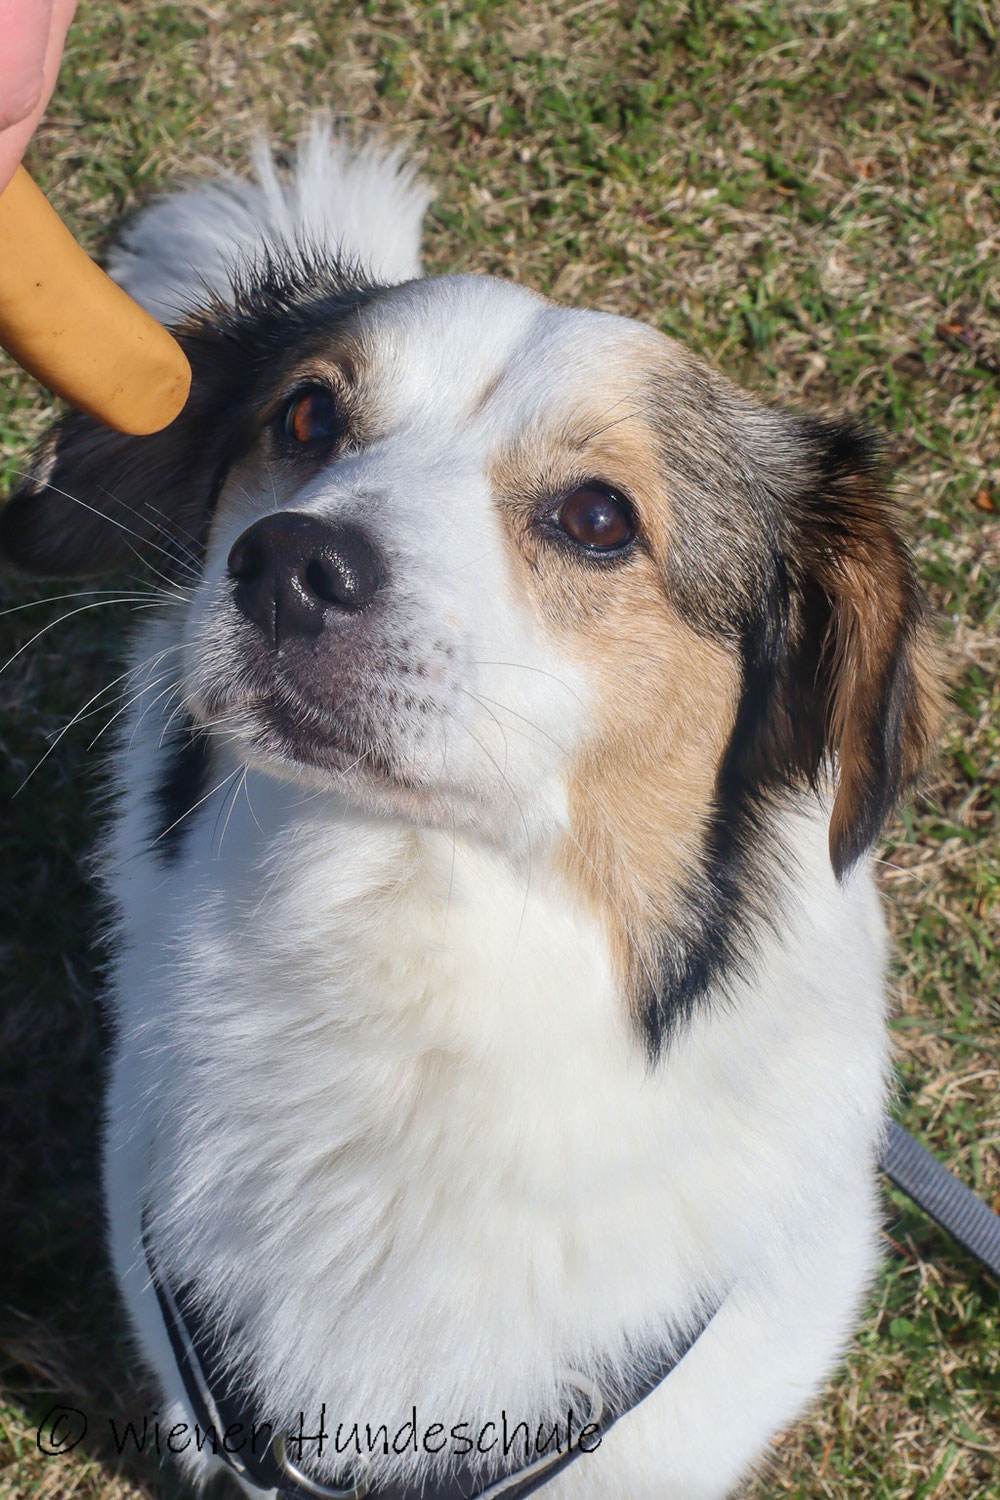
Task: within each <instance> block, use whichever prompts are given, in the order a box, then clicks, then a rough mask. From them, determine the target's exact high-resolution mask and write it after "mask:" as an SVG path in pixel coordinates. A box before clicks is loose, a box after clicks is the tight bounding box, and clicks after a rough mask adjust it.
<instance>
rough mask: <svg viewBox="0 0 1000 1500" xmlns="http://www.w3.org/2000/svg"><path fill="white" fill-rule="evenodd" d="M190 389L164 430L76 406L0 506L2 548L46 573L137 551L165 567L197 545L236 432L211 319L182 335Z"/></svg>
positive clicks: (115, 562)
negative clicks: (121, 423) (129, 428)
mask: <svg viewBox="0 0 1000 1500" xmlns="http://www.w3.org/2000/svg"><path fill="white" fill-rule="evenodd" d="M181 342H182V344H183V345H184V347H185V350H186V352H187V353H188V357H189V359H190V360H191V365H192V371H193V379H192V386H191V395H190V396H189V398H188V402H187V405H186V406H185V408H184V410H183V411H182V412H181V414H180V416H179V417H177V418H176V419H175V421H173V422H172V423H171V424H170V426H169V427H167V428H165V429H164V430H163V431H162V432H156V433H152V434H150V435H149V436H145V437H131V436H128V435H125V434H123V433H119V432H113V431H112V430H111V429H110V428H108V427H104V426H102V425H101V423H99V422H97V421H95V420H94V419H93V418H92V417H88V416H84V415H83V414H82V413H80V412H71V413H69V414H68V415H67V416H65V417H63V418H62V419H61V420H60V421H58V422H57V423H56V424H55V426H54V427H53V428H52V429H51V431H50V432H49V433H48V435H47V436H46V438H45V439H44V441H43V442H42V444H41V447H40V448H39V450H38V452H37V454H36V455H35V458H34V460H33V463H32V466H31V470H30V473H29V475H28V476H27V477H26V478H25V479H24V480H23V481H22V483H21V484H19V485H18V487H17V488H16V489H15V491H14V492H13V494H12V495H11V497H10V499H9V500H8V501H7V503H6V504H5V505H4V506H3V507H2V509H0V554H2V555H3V556H4V557H5V558H6V559H8V560H9V561H10V562H12V563H13V564H14V565H15V566H16V567H18V568H22V569H24V570H25V571H26V572H30V573H37V574H41V575H43V576H48V577H72V576H79V575H81V574H90V573H103V572H107V571H111V570H113V569H115V568H119V567H122V566H124V565H126V564H129V563H133V562H134V561H135V559H136V556H137V555H149V556H152V557H155V558H156V559H157V563H156V566H157V567H158V568H161V567H162V566H163V565H165V564H166V562H167V559H168V558H169V557H170V556H171V555H173V554H175V553H177V554H180V553H186V554H187V556H189V557H190V555H191V552H192V550H194V549H196V548H197V547H198V545H199V540H200V538H201V536H202V533H203V529H204V523H205V517H206V514H207V512H208V510H209V508H210V506H211V504H212V501H213V499H214V490H215V488H216V487H217V483H218V479H219V476H220V473H221V471H222V469H223V467H224V464H225V460H226V447H225V446H224V445H227V444H228V445H231V444H232V442H233V441H234V438H235V437H236V431H235V428H236V424H235V423H234V421H233V419H232V416H231V415H230V419H229V420H228V421H227V420H224V417H225V413H226V410H227V408H228V410H229V412H230V413H231V412H232V411H233V410H234V409H235V410H236V411H238V410H239V403H238V401H237V400H236V399H234V395H233V376H234V372H233V371H232V370H231V369H230V368H229V363H230V361H229V360H228V359H227V353H228V351H227V348H226V341H225V339H224V338H222V337H221V336H218V337H217V336H215V335H214V332H213V330H211V329H210V328H208V327H205V328H203V329H200V330H198V331H197V332H196V333H191V334H189V335H188V336H187V337H184V336H182V337H181Z"/></svg>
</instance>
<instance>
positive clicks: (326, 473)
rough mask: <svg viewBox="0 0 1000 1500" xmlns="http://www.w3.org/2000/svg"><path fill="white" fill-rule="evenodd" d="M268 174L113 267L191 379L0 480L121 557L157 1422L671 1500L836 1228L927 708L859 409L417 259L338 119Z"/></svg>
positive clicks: (60, 545)
mask: <svg viewBox="0 0 1000 1500" xmlns="http://www.w3.org/2000/svg"><path fill="white" fill-rule="evenodd" d="M256 171H257V175H256V178H255V179H254V180H251V179H247V180H243V179H237V178H224V179H221V180H219V181H217V182H212V183H209V184H207V185H202V186H197V185H196V186H194V187H190V188H188V189H187V190H186V191H182V192H180V193H179V194H175V195H173V196H168V197H166V198H164V199H162V200H160V201H158V202H155V203H154V204H153V205H152V206H150V207H148V208H147V209H146V210H145V211H143V212H141V213H140V214H139V215H138V217H136V218H135V219H134V220H133V221H132V222H131V223H130V224H128V225H126V227H125V229H124V231H123V233H122V235H121V237H120V239H119V242H118V244H117V247H116V248H115V249H114V250H113V252H112V255H111V271H112V274H113V275H114V276H115V277H116V278H117V279H118V280H119V281H120V282H121V283H122V285H124V286H125V288H126V289H127V290H128V291H130V292H131V293H132V294H133V295H134V296H135V297H137V298H138V300H140V301H141V302H142V303H143V304H144V305H145V306H146V307H147V308H149V309H150V310H151V311H152V312H154V313H155V314H156V315H157V316H159V317H160V318H162V319H164V320H165V321H167V322H168V323H170V324H171V326H172V327H173V328H174V330H175V332H176V335H177V337H178V338H179V340H180V341H181V343H182V345H183V347H184V349H185V351H186V352H187V354H188V357H189V359H190V362H191V365H192V370H193V385H192V394H191V397H190V400H189V402H188V405H187V407H186V408H185V410H184V412H183V413H182V414H181V416H180V417H179V418H178V419H177V420H176V421H175V422H174V423H173V424H172V425H171V426H170V427H169V428H167V429H166V430H165V431H163V432H161V433H158V434H155V435H152V436H147V437H128V436H123V435H120V434H118V433H114V432H111V431H110V430H107V429H104V428H102V427H100V426H99V425H98V424H97V423H95V422H94V421H93V420H92V419H90V418H88V417H85V416H82V415H79V414H71V415H68V416H65V417H63V418H62V419H61V420H60V421H59V422H58V423H57V424H56V426H55V428H54V430H53V432H52V434H51V435H50V436H49V438H48V439H47V440H46V441H45V442H44V443H43V445H42V448H41V450H40V452H39V455H38V457H37V460H36V462H35V465H34V468H33V470H32V474H31V477H30V479H28V480H27V481H26V482H25V483H24V484H23V485H22V486H21V488H20V490H19V491H18V492H17V493H16V494H15V495H14V496H13V498H11V500H10V501H9V503H8V504H7V506H6V507H5V509H4V511H3V513H2V519H0V537H2V545H3V549H4V551H5V553H6V555H7V556H8V557H9V558H10V559H11V560H12V561H13V562H14V563H16V564H17V565H19V566H20V567H21V568H25V569H29V570H32V571H34V572H37V573H40V574H45V575H56V576H62V575H70V574H77V573H96V572H100V571H102V570H105V569H113V568H115V567H118V566H121V565H124V564H130V563H132V562H133V560H134V555H135V553H137V552H138V553H140V554H141V555H143V556H144V557H145V558H147V559H149V561H150V564H151V567H152V570H153V573H154V575H155V577H156V585H155V586H156V587H157V589H158V593H157V601H158V602H157V607H156V608H154V609H151V610H150V611H149V612H148V614H147V623H146V624H144V625H143V626H142V627H141V629H140V630H139V631H138V635H137V639H136V640H135V642H134V643H133V646H132V655H131V657H130V662H131V672H130V676H129V677H128V678H127V679H126V681H127V687H128V691H127V692H126V693H125V695H124V696H123V708H122V717H121V723H122V725H123V729H122V732H121V734H120V737H119V742H118V745H117V748H116V750H115V752H114V755H113V758H112V762H111V767H110V772H111V780H112V786H113V793H114V797H113V806H114V813H113V821H112V824H111V828H110V832H109V834H108V837H107V841H106V845H105V847H104V852H103V860H102V872H103V881H104V886H105V889H106V891H107V895H108V897H109V900H110V905H111V909H112V912H113V914H114V950H115V957H114V962H113V972H112V975H111V982H110V1005H111V1009H112V1013H113V1018H114V1033H115V1036H114V1047H113V1057H112V1061H111V1077H110V1090H109V1101H108V1110H107V1129H106V1147H105V1180H106V1191H107V1206H108V1215H109V1223H110V1240H111V1253H112V1257H113V1262H114V1266H115V1269H116V1272H117V1277H118V1281H119V1283H120V1286H121V1290H122V1294H123V1297H124V1301H125V1304H126V1306H127V1309H128V1313H129V1317H130V1322H131V1327H132V1329H133V1330H134V1334H135V1339H136V1344H137V1349H138V1352H139V1354H140V1356H141V1358H142V1360H143V1361H144V1362H145V1364H146V1365H147V1366H148V1368H149V1369H150V1370H151V1371H152V1372H153V1374H154V1376H155V1378H156V1381H157V1382H158V1388H159V1390H160V1392H161V1395H162V1402H161V1406H160V1408H159V1417H158V1419H159V1422H160V1427H161V1430H162V1431H163V1432H167V1431H168V1429H169V1432H170V1434H171V1438H170V1443H169V1446H170V1448H171V1451H174V1452H176V1453H177V1454H178V1456H179V1459H180V1461H181V1463H182V1464H183V1465H185V1466H186V1470H187V1473H188V1475H189V1476H190V1477H191V1478H192V1479H193V1480H194V1481H198V1482H200V1481H202V1480H204V1479H206V1478H207V1477H209V1476H210V1475H211V1474H212V1473H214V1472H216V1471H217V1470H218V1469H220V1468H222V1467H230V1468H235V1470H236V1471H237V1475H238V1477H239V1479H240V1482H241V1483H242V1484H243V1486H244V1488H245V1489H246V1490H247V1492H248V1493H249V1494H259V1493H261V1492H263V1491H265V1490H277V1491H278V1492H281V1493H285V1494H289V1495H293V1496H307V1495H320V1496H323V1495H353V1496H360V1495H363V1494H369V1495H370V1496H372V1497H373V1500H374V1497H392V1500H402V1497H410V1496H412V1497H417V1496H420V1495H427V1496H438V1497H446V1496H452V1495H454V1496H459V1495H461V1496H470V1495H487V1494H488V1495H493V1494H497V1495H499V1494H504V1495H506V1496H509V1497H512V1496H515V1495H517V1496H520V1495H524V1494H528V1493H530V1492H532V1491H533V1490H538V1491H539V1492H540V1493H543V1494H544V1495H545V1496H546V1500H610V1497H618V1496H622V1495H627V1496H629V1497H631V1500H643V1497H649V1500H716V1497H721V1496H724V1495H727V1494H730V1493H731V1492H732V1490H733V1487H734V1486H735V1485H737V1484H738V1483H739V1482H740V1481H741V1479H742V1478H744V1477H745V1476H746V1475H747V1474H748V1472H750V1471H751V1470H752V1468H753V1466H754V1464H755V1463H757V1462H758V1461H759V1460H760V1458H761V1455H762V1454H763V1453H764V1452H765V1450H766V1447H767V1444H768V1440H769V1439H770V1438H771V1437H772V1436H773V1435H774V1434H775V1433H776V1432H778V1431H779V1430H781V1429H784V1428H785V1427H786V1426H787V1425H788V1424H789V1423H790V1422H791V1421H793V1420H794V1418H795V1417H796V1416H797V1415H798V1414H799V1413H800V1412H801V1411H802V1410H803V1408H804V1407H805V1406H806V1405H807V1404H808V1402H809V1401H810V1400H811V1399H812V1398H813V1396H814V1395H815V1393H816V1392H817V1391H818V1390H819V1389H820V1387H821V1385H822V1383H823V1381H824V1380H825V1379H826V1378H827V1377H828V1375H829V1374H830V1372H831V1371H832V1370H833V1369H834V1368H835V1366H836V1364H837V1361H838V1360H839V1359H840V1357H841V1356H842V1354H843V1351H844V1349H845V1347H846V1345H847V1342H848V1341H849V1339H850V1336H851V1331H852V1328H853V1326H854V1324H855V1321H856V1319H857V1318H858V1315H859V1309H860V1307H861V1304H862V1301H863V1298H864V1295H865V1292H866V1289H867V1287H868V1286H869V1284H870V1281H871V1278H872V1276H873V1274H874V1269H875V1267H876V1263H877V1254H878V1235H879V1206H878V1194H877V1189H876V1155H877V1150H878V1144H879V1139H880V1133H881V1129H882V1119H883V1111H884V1107H885V1103H886V1094H887V1074H888V1046H887V1028H886V1020H885V1010H886V1000H885V974H886V936H885V930H884V924H883V919H882V916H881V914H880V908H879V904H878V899H877V896H876V892H875V889H874V884H873V880H872V876H871V873H870V867H869V866H870V860H869V853H868V851H869V850H870V848H871V846H872V844H873V841H874V840H875V839H876V838H877V836H878V834H879V832H880V830H881V828H882V827H883V824H884V822H885V820H886V818H887V816H888V815H889V813H890V811H891V809H892V808H893V806H894V804H895V803H896V801H897V799H898V798H899V797H900V796H901V795H902V794H903V793H905V792H906V790H907V789H908V788H910V787H911V786H912V785H913V784H914V782H915V780H916V778H917V777H918V776H919V773H920V771H921V768H922V766H923V765H924V764H925V761H926V759H927V756H928V754H929V752H930V749H931V746H932V744H933V740H934V736H935V733H936V727H937V723H938V695H937V689H936V686H935V669H934V662H933V647H932V642H931V633H930V627H929V625H928V621H927V612H926V609H925V606H924V602H923V599H922V595H921V591H920V588H919V585H918V583H917V580H916V578H915V573H914V568H913V565H912V563H911V560H910V556H909V553H908V550H907V546H906V544H905V541H904V539H903V537H902V535H901V533H900V528H899V524H898V520H897V517H896V515H895V512H894V507H893V504H892V502H891V499H890V496H889V492H888V489H887V480H886V476H885V473H884V471H883V467H882V465H881V462H880V460H879V457H878V453H877V449H876V446H875V443H874V441H873V439H872V437H871V436H870V435H869V434H868V433H867V432H866V431H865V430H862V429H860V428H858V427H856V426H854V425H852V424H851V423H849V422H839V421H831V420H828V419H825V418H819V417H814V416H808V415H802V414H800V413H796V412H791V411H788V410H784V409H781V408H779V407H777V406H775V405H772V404H768V403H766V402H764V401H763V400H761V399H759V398H758V397H756V396H754V395H751V394H748V393H747V392H745V391H743V390H742V389H740V388H738V387H737V386H736V385H734V384H733V383H731V382H730V381H729V380H728V379H726V378H724V377H723V376H722V375H721V374H719V373H717V372H716V371H715V370H714V369H712V368H710V367H709V366H707V365H706V364H705V363H703V362H702V361H701V360H699V359H697V358H696V357H694V356H693V355H692V354H691V353H689V352H688V351H687V350H686V349H685V348H684V347H683V346H682V345H680V344H678V343H676V342H674V341H672V340H670V339H668V338H665V337H663V336H662V335H660V334H659V333H658V332H655V331H653V330H652V329H650V328H648V327H646V326H643V325H641V324H639V323H637V322H634V321H631V320H628V319H625V318H621V317H618V316H614V315H612V314H609V313H604V312H594V311H587V310H581V309H575V308H567V307H562V306H557V305H555V304H554V303H553V302H551V301H549V300H547V299H546V298H544V297H542V296H540V295H539V294H537V293H535V292H533V291H530V290H526V289H524V288H522V287H520V286H517V285H514V284H511V283H508V282H504V281H501V280H498V279H493V278H490V277H486V276H477V275H453V276H440V277H430V278H424V277H423V276H422V272H421V265H420V258H419V257H420V231H421V222H422V219H423V216H424V212H425V209H426V207H427V205H428V202H429V193H428V190H427V189H426V188H425V187H424V186H423V184H422V183H421V182H420V180H419V179H418V178H417V177H416V176H415V175H414V173H413V171H412V170H411V169H409V168H407V167H406V166H405V165H404V164H403V162H402V161H401V159H400V158H399V157H398V156H396V155H393V154H392V153H387V152H385V151H383V150H381V149H380V148H378V147H377V146H368V147H364V148H361V149H359V150H355V151H352V150H351V149H350V148H349V147H347V146H346V145H344V144H343V143H341V142H339V141H338V140H337V139H336V138H335V137H334V136H333V134H332V133H331V131H330V129H329V127H328V126H327V125H325V124H323V123H322V122H316V123H314V124H313V126H312V128H311V130H310V132H309V133H308V134H307V136H306V137H305V138H304V139H303V140H302V142H300V145H299V148H298V154H297V156H296V158H295V160H294V162H293V164H292V167H291V169H290V171H289V172H287V173H282V172H281V171H280V170H279V169H278V168H277V167H276V165H275V163H274V161H273V159H272V157H271V156H270V154H269V153H268V152H267V151H266V150H264V149H261V150H260V151H259V152H258V154H257V159H256ZM227 1418H233V1420H232V1421H231V1422H227ZM574 1418H575V1419H576V1423H577V1426H576V1434H575V1436H574V1434H573V1433H572V1432H569V1431H568V1429H570V1428H571V1427H572V1423H573V1419H574ZM567 1419H568V1420H567ZM560 1423H561V1426H560ZM258 1425H259V1426H260V1429H261V1431H260V1433H258V1432H256V1431H255V1432H254V1433H253V1437H254V1444H253V1446H254V1448H255V1449H256V1446H257V1444H256V1439H257V1437H260V1438H261V1444H262V1445H263V1448H264V1457H263V1458H261V1455H260V1453H258V1452H256V1451H255V1452H254V1453H253V1454H251V1453H250V1450H249V1448H248V1447H247V1446H246V1443H245V1441H244V1440H245V1438H246V1436H247V1433H248V1432H249V1431H250V1429H251V1428H256V1427H257V1426H258ZM411 1427H412V1429H413V1431H412V1433H411V1430H410V1429H411ZM230 1428H231V1429H232V1431H231V1432H230V1437H229V1439H228V1440H227V1439H226V1437H225V1432H224V1431H223V1429H226V1430H227V1431H228V1430H229V1429H230ZM237 1428H238V1429H239V1433H236V1431H235V1429H237ZM543 1429H544V1430H545V1432H547V1433H549V1434H551V1432H553V1431H557V1433H558V1437H559V1441H558V1443H557V1444H555V1445H553V1444H546V1443H545V1442H541V1441H536V1440H537V1439H538V1437H539V1434H540V1433H542V1430H543ZM581 1429H585V1430H586V1434H587V1437H586V1440H584V1439H583V1438H581V1437H580V1432H581ZM403 1433H405V1437H401V1434H403ZM324 1434H326V1435H327V1437H326V1439H324ZM511 1434H516V1435H515V1436H514V1437H512V1436H511ZM429 1435H430V1436H429ZM529 1437H530V1442H529ZM574 1445H575V1446H574ZM556 1447H557V1448H558V1455H557V1454H556V1452H555V1448H556ZM546 1449H547V1450H548V1451H545V1450H546Z"/></svg>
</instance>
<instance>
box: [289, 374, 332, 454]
mask: <svg viewBox="0 0 1000 1500" xmlns="http://www.w3.org/2000/svg"><path fill="white" fill-rule="evenodd" d="M343 426H344V424H343V420H342V418H341V415H340V412H339V411H338V409H337V403H336V401H335V400H334V396H333V392H332V391H330V390H328V389H327V387H326V386H325V385H310V386H306V387H305V388H300V389H299V390H297V391H296V392H295V394H294V395H293V396H290V397H289V399H288V400H287V401H286V402H285V404H284V406H283V407H282V408H281V411H280V412H279V413H278V419H277V427H278V433H279V435H280V436H281V438H282V440H283V441H284V442H285V443H286V444H287V445H288V446H289V447H290V448H297V449H300V450H301V449H305V448H325V447H329V446H330V445H331V444H333V443H335V442H336V441H337V439H338V438H339V437H340V436H341V434H342V432H343Z"/></svg>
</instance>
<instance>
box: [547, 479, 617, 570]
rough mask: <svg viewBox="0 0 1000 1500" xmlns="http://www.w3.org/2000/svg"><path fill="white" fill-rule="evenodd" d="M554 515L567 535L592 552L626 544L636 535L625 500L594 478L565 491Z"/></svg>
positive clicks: (605, 550)
mask: <svg viewBox="0 0 1000 1500" xmlns="http://www.w3.org/2000/svg"><path fill="white" fill-rule="evenodd" d="M554 519H555V521H556V524H557V525H558V526H559V527H560V529H561V530H562V531H564V532H565V533H566V535H567V536H568V537H570V538H571V539H572V540H573V541H574V542H576V543H578V545H579V546H581V547H585V548H586V549H587V550H588V551H592V552H608V551H614V550H617V549H620V548H622V547H626V546H627V545H628V543H629V542H631V541H632V539H633V538H634V536H635V525H634V523H633V520H632V512H631V509H630V508H629V505H628V502H627V501H626V500H625V499H623V497H622V496H621V495H619V494H618V493H617V491H615V490H613V489H611V488H610V486H609V485H605V484H598V483H597V482H596V481H593V482H591V483H589V484H581V485H580V487H579V489H576V490H572V491H571V492H570V493H569V494H568V495H566V496H565V498H564V499H563V500H562V501H561V502H560V504H559V508H558V510H557V511H556V513H555V518H554Z"/></svg>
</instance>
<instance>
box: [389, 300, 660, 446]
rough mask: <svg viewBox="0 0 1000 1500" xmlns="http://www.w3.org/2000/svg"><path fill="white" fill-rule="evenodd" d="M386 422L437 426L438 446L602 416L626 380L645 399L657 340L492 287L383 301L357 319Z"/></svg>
mask: <svg viewBox="0 0 1000 1500" xmlns="http://www.w3.org/2000/svg"><path fill="white" fill-rule="evenodd" d="M361 340H362V343H363V345H364V348H365V354H366V363H367V365H368V371H369V379H370V381H371V386H372V392H371V393H372V395H373V396H374V398H375V400H376V401H377V403H378V406H379V408H380V412H381V415H382V416H383V417H384V418H387V419H388V420H389V421H390V422H391V423H392V425H394V426H395V425H397V424H398V425H402V426H409V425H411V424H412V425H418V426H420V427H421V428H422V429H427V428H433V427H434V426H436V425H439V427H440V432H441V435H442V436H444V435H445V434H449V435H450V434H451V433H453V432H454V430H455V428H456V426H459V427H460V426H464V425H465V423H466V422H468V421H470V420H471V419H472V418H473V417H474V416H476V415H478V414H479V413H480V411H481V410H482V411H484V412H488V415H489V424H490V427H491V429H492V431H493V433H494V435H495V436H496V437H497V439H498V440H500V439H507V438H510V437H512V436H516V434H517V432H518V431H519V430H521V429H522V428H524V427H525V426H527V425H532V426H533V425H535V424H536V423H537V422H538V421H539V420H540V419H544V418H551V420H552V421H553V422H560V421H562V420H565V419H566V418H569V417H572V416H573V415H574V413H578V412H579V410H580V407H581V404H582V405H583V407H584V409H585V410H586V411H590V410H597V411H600V409H601V404H602V387H603V385H604V384H605V383H606V384H607V387H608V401H609V402H610V401H612V400H617V399H618V397H619V396H620V393H621V389H622V381H623V378H624V379H625V380H626V381H627V380H628V379H629V377H632V378H633V379H634V381H635V385H636V389H637V390H638V389H639V387H640V385H641V382H642V379H643V376H644V372H645V370H646V369H647V368H648V363H649V361H650V360H651V359H652V358H653V357H654V356H655V355H656V354H657V353H660V355H661V356H662V349H663V344H664V340H663V339H662V337H661V335H659V334H657V333H656V332H654V330H652V329H650V328H646V327H645V326H643V325H642V324H640V323H634V322H632V321H631V320H630V319H627V318H620V317H617V316H615V315H614V314H612V313H599V312H591V311H587V310H583V309H574V308H564V307H558V306H556V305H555V304H553V303H551V302H548V301H546V300H545V298H543V297H542V296H540V295H539V294H538V293H536V292H531V291H528V290H526V289H525V288H524V287H519V286H514V285H512V284H510V283H507V282H503V281H498V280H495V279H493V278H492V277H486V276H442V277H438V278H435V279H432V280H428V281H420V282H414V283H411V284H410V285H408V286H405V287H401V288H399V289H398V290H397V291H393V292H390V293H389V294H388V295H386V296H384V297H381V298H379V299H378V301H377V302H376V303H375V305H374V306H373V307H371V308H370V309H366V310H365V312H364V313H363V314H362V319H361Z"/></svg>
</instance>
